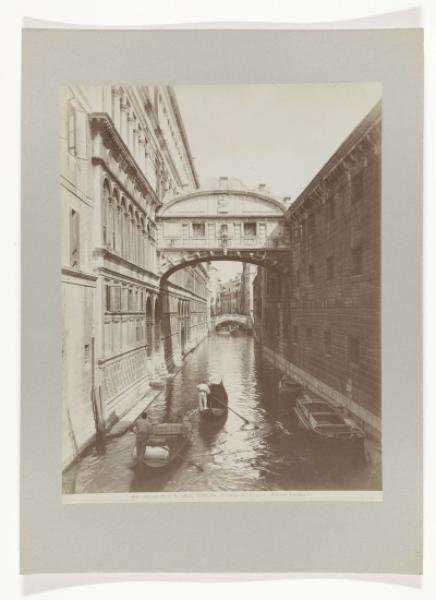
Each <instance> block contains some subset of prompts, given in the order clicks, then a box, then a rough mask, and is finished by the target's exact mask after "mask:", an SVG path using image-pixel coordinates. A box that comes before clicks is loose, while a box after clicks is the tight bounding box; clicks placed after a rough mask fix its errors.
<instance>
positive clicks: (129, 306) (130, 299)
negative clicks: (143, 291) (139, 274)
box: [128, 290, 134, 310]
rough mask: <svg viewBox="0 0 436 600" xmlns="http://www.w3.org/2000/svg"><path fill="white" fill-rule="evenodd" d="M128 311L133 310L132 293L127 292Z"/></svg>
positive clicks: (130, 291)
mask: <svg viewBox="0 0 436 600" xmlns="http://www.w3.org/2000/svg"><path fill="white" fill-rule="evenodd" d="M128 302H129V303H128V310H134V306H133V291H132V290H129V300H128Z"/></svg>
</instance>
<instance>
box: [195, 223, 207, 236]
mask: <svg viewBox="0 0 436 600" xmlns="http://www.w3.org/2000/svg"><path fill="white" fill-rule="evenodd" d="M192 235H193V236H194V237H204V236H205V235H206V230H205V226H204V223H192Z"/></svg>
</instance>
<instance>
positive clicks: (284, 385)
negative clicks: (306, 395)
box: [279, 375, 302, 400]
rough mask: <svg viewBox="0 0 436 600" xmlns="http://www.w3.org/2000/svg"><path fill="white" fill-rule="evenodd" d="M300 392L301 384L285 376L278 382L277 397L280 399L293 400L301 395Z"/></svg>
mask: <svg viewBox="0 0 436 600" xmlns="http://www.w3.org/2000/svg"><path fill="white" fill-rule="evenodd" d="M301 390H302V386H301V384H300V383H298V382H297V381H294V380H293V379H291V378H290V377H288V376H287V375H283V377H282V378H281V379H280V381H279V395H280V397H281V398H285V399H289V400H295V399H296V398H297V396H299V394H300V393H301Z"/></svg>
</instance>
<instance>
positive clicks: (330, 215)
mask: <svg viewBox="0 0 436 600" xmlns="http://www.w3.org/2000/svg"><path fill="white" fill-rule="evenodd" d="M335 208H336V207H335V198H334V196H330V198H328V200H327V204H326V211H327V220H328V221H333V219H334V218H335Z"/></svg>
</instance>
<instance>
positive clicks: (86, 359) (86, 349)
mask: <svg viewBox="0 0 436 600" xmlns="http://www.w3.org/2000/svg"><path fill="white" fill-rule="evenodd" d="M83 356H84V360H85V365H86V364H88V363H89V344H85V348H84V351H83Z"/></svg>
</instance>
